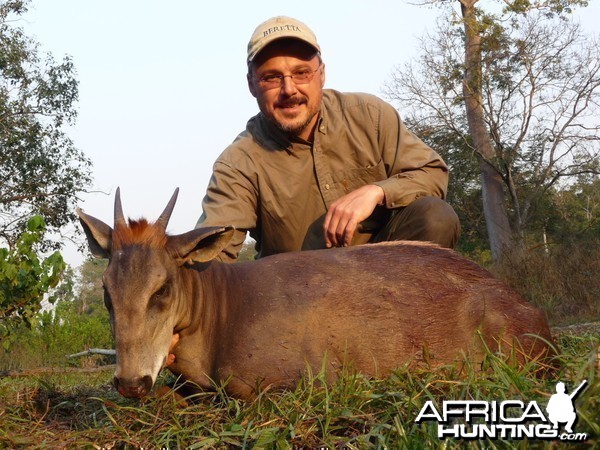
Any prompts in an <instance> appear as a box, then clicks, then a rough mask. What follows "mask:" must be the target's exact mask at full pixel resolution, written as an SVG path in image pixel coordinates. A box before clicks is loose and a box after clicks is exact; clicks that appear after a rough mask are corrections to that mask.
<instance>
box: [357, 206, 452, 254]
mask: <svg viewBox="0 0 600 450" xmlns="http://www.w3.org/2000/svg"><path fill="white" fill-rule="evenodd" d="M361 225H362V227H360V231H359V233H356V235H355V237H354V239H353V241H352V245H357V244H365V243H367V242H384V241H403V240H406V241H428V242H433V243H435V244H438V245H440V246H442V247H448V248H453V247H454V246H455V245H456V242H457V241H458V238H459V236H460V223H459V221H458V216H457V215H456V213H455V212H454V209H452V206H450V205H449V204H448V203H446V202H445V201H444V200H442V199H440V198H437V197H421V198H419V199H417V200H415V201H414V202H412V203H411V204H410V205H408V206H405V207H404V208H399V209H396V210H393V211H389V210H380V211H376V212H375V213H374V215H373V216H371V218H369V219H367V220H366V221H364V222H363V223H362V224H361Z"/></svg>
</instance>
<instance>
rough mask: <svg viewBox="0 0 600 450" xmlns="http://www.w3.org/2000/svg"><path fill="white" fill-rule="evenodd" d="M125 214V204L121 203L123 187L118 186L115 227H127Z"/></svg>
mask: <svg viewBox="0 0 600 450" xmlns="http://www.w3.org/2000/svg"><path fill="white" fill-rule="evenodd" d="M125 226H127V224H126V223H125V216H124V215H123V206H122V205H121V188H119V187H118V188H117V191H116V193H115V228H117V227H125Z"/></svg>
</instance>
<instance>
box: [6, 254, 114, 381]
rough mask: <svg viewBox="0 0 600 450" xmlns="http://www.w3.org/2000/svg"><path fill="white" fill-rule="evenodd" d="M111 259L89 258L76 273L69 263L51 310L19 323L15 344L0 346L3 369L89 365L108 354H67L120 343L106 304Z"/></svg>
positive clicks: (12, 337)
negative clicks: (104, 279) (104, 274)
mask: <svg viewBox="0 0 600 450" xmlns="http://www.w3.org/2000/svg"><path fill="white" fill-rule="evenodd" d="M105 268H106V261H102V260H96V259H94V260H88V261H85V262H84V263H83V264H82V266H81V267H80V268H79V270H78V272H79V273H78V275H76V274H75V273H74V272H73V270H71V269H70V268H67V270H66V271H65V272H64V274H63V278H62V281H61V283H60V284H59V285H58V286H57V287H56V288H55V289H54V290H53V295H54V298H55V299H56V303H55V307H54V308H53V309H51V310H47V311H40V312H38V313H37V314H35V315H34V316H32V317H31V319H30V321H29V322H30V326H29V327H18V328H17V329H15V330H13V333H12V335H11V337H10V342H11V345H10V346H9V347H8V348H6V349H5V350H4V351H2V350H0V368H3V369H32V368H38V367H44V366H53V367H64V366H66V365H81V364H83V365H87V364H95V363H98V362H102V361H103V360H105V359H106V358H103V357H98V356H90V357H87V358H83V359H81V358H80V359H77V360H72V359H67V358H66V355H68V354H73V353H79V352H81V351H84V350H87V349H89V348H104V349H111V348H113V347H114V343H113V339H112V335H111V331H110V322H109V317H108V312H107V310H106V308H105V307H104V303H103V291H102V272H103V271H104V269H105Z"/></svg>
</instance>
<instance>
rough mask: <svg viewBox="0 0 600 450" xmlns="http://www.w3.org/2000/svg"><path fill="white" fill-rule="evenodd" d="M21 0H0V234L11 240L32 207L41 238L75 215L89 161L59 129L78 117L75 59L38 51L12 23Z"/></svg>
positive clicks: (23, 6)
mask: <svg viewBox="0 0 600 450" xmlns="http://www.w3.org/2000/svg"><path fill="white" fill-rule="evenodd" d="M27 3H28V2H27V1H20V0H9V1H4V2H2V3H0V238H3V240H4V241H5V242H7V243H8V244H9V245H11V246H12V245H13V243H14V242H15V240H16V238H17V236H18V235H19V234H20V233H21V232H22V230H24V229H25V226H26V223H27V220H28V219H29V218H30V217H31V216H32V215H34V214H40V215H42V216H43V217H44V219H45V221H46V224H47V234H46V235H45V236H46V237H47V236H48V235H49V234H50V233H52V232H58V231H59V230H60V228H61V227H62V226H63V225H65V224H67V223H69V222H71V221H74V220H75V218H76V216H75V203H76V201H77V199H78V198H77V197H78V195H79V194H80V193H82V192H84V191H85V189H86V188H88V187H89V185H90V183H91V175H90V166H91V163H90V161H89V160H88V159H87V158H86V157H85V156H84V155H83V153H82V152H81V151H80V150H78V149H77V148H75V146H74V144H73V142H72V141H71V139H69V137H68V136H67V135H66V133H65V127H67V126H69V125H72V124H73V123H74V121H75V118H76V116H77V114H76V110H75V102H76V101H77V99H78V82H77V80H76V79H75V69H74V66H73V62H72V61H71V59H70V58H69V57H65V58H64V59H63V61H62V62H60V63H57V62H55V61H54V59H53V58H52V56H51V55H50V54H47V55H42V54H41V53H40V50H39V45H38V44H37V43H36V42H34V41H33V40H32V39H31V38H29V37H27V36H26V35H25V34H24V32H23V30H22V29H21V28H18V27H16V26H14V22H15V20H14V19H15V17H16V18H18V17H19V16H21V15H22V14H24V13H25V12H26V11H27V8H26V4H27ZM44 244H45V246H46V247H52V248H58V247H59V243H57V242H52V241H50V240H48V239H46V240H45V241H44Z"/></svg>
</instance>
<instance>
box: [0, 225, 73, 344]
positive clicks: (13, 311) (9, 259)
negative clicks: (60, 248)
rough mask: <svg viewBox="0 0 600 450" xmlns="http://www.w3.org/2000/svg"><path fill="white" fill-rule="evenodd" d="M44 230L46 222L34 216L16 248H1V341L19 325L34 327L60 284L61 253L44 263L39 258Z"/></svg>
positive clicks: (53, 254) (50, 257) (62, 268)
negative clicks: (44, 303) (37, 315)
mask: <svg viewBox="0 0 600 450" xmlns="http://www.w3.org/2000/svg"><path fill="white" fill-rule="evenodd" d="M45 228H46V227H45V224H44V219H43V218H42V217H40V216H34V217H32V218H31V219H30V220H29V222H28V223H27V231H25V232H24V233H23V234H22V235H21V236H20V237H19V239H18V240H17V242H16V243H15V246H14V247H12V248H0V319H1V321H0V340H2V339H4V338H6V337H7V336H8V335H9V334H10V332H11V330H12V329H13V328H14V327H15V326H17V325H18V324H20V323H23V322H24V323H25V324H27V325H30V324H31V319H32V317H33V315H34V314H35V313H36V312H37V311H39V310H40V308H41V302H42V300H43V298H44V296H45V295H46V294H47V293H48V292H49V291H50V289H51V288H53V287H55V286H56V285H57V284H58V282H59V281H60V277H61V274H62V272H63V271H64V269H65V263H64V261H63V259H62V256H61V255H60V253H58V252H54V253H52V254H51V255H50V256H48V257H46V258H44V259H42V260H40V257H39V256H38V250H37V247H38V246H39V243H40V241H41V239H42V236H43V235H44V232H45ZM48 299H49V301H50V302H51V303H52V302H53V300H54V298H53V297H52V296H50V297H48Z"/></svg>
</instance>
